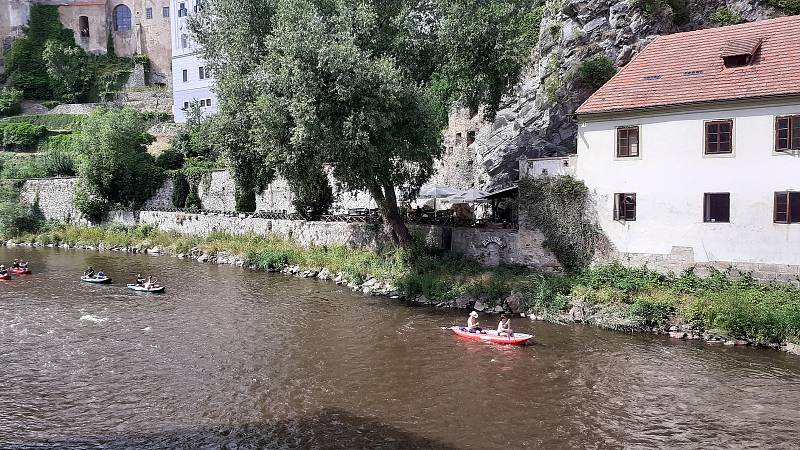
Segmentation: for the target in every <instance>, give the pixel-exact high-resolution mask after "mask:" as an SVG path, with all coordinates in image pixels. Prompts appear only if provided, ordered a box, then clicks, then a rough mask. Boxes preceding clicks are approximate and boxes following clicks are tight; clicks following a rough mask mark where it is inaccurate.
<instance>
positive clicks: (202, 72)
mask: <svg viewBox="0 0 800 450" xmlns="http://www.w3.org/2000/svg"><path fill="white" fill-rule="evenodd" d="M199 73H200V79H201V80H203V79H205V78H206V71H205V69H203V66H200V70H199Z"/></svg>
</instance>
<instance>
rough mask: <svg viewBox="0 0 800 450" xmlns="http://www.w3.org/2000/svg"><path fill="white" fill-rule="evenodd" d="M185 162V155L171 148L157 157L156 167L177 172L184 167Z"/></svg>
mask: <svg viewBox="0 0 800 450" xmlns="http://www.w3.org/2000/svg"><path fill="white" fill-rule="evenodd" d="M184 160H185V158H184V156H183V153H181V152H179V151H177V150H174V149H171V148H170V149H167V150H164V151H163V152H161V154H160V155H158V156H157V157H156V165H158V166H159V167H161V168H162V169H164V170H177V169H180V168H182V167H183V163H184Z"/></svg>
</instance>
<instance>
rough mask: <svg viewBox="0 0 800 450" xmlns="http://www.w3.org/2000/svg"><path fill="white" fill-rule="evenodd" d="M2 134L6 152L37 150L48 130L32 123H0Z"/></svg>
mask: <svg viewBox="0 0 800 450" xmlns="http://www.w3.org/2000/svg"><path fill="white" fill-rule="evenodd" d="M0 132H2V135H3V136H2V146H3V149H4V150H6V151H13V150H35V148H36V146H37V145H38V144H39V141H40V140H41V139H43V138H44V136H45V135H46V134H47V128H45V127H43V126H41V125H34V124H32V123H30V122H4V123H0Z"/></svg>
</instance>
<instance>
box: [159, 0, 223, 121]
mask: <svg viewBox="0 0 800 450" xmlns="http://www.w3.org/2000/svg"><path fill="white" fill-rule="evenodd" d="M196 3H197V0H171V1H170V4H171V9H172V14H171V16H170V23H171V25H170V27H171V30H170V35H171V41H172V91H173V99H172V113H173V115H174V116H175V122H178V123H185V122H186V111H184V109H183V108H184V103H185V102H189V103H192V102H195V101H196V102H198V103H199V102H200V101H201V100H208V99H211V106H210V107H204V108H203V112H204V114H214V113H216V112H217V108H218V106H217V96H216V95H215V94H214V91H213V86H214V79H213V77H211V78H205V79H200V72H199V68H200V67H205V66H206V63H205V61H203V58H202V57H201V55H200V54H199V53H198V50H199V48H198V45H197V44H196V43H195V42H194V41H193V40H192V39H191V32H190V31H189V26H188V19H189V17H190V16H191V15H192V14H193V13H194V11H195V5H196ZM181 4H185V7H186V11H188V15H187V16H183V17H178V10H179V9H180V5H181ZM182 37H185V41H186V46H185V47H184V45H183V42H184V39H183V38H182ZM184 70H186V74H187V80H186V81H183V71H184Z"/></svg>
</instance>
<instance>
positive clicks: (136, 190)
mask: <svg viewBox="0 0 800 450" xmlns="http://www.w3.org/2000/svg"><path fill="white" fill-rule="evenodd" d="M152 140H153V137H152V136H150V135H149V134H147V123H146V121H145V120H144V118H143V117H142V116H141V115H140V114H139V113H138V112H136V111H134V110H132V109H128V108H124V109H109V110H98V111H95V112H94V113H92V114H91V115H90V116H89V117H88V118H87V119H86V120H85V121H84V123H83V127H82V131H81V133H79V134H78V136H77V138H76V148H77V149H78V150H79V151H80V152H81V154H80V156H81V158H80V165H79V168H78V172H79V174H80V177H81V179H82V181H83V184H84V186H85V189H86V195H85V196H84V197H82V198H81V201H80V202H76V206H77V205H78V203H80V205H82V206H83V207H85V208H86V211H84V210H83V209H81V211H82V212H84V213H87V214H88V213H89V212H91V211H90V210H91V209H92V208H90V207H89V206H92V205H93V202H90V201H88V200H87V199H98V200H99V201H100V202H102V203H106V204H117V205H121V206H123V207H131V206H136V205H139V204H141V203H143V202H145V201H146V200H147V199H148V198H150V197H151V196H152V195H153V193H155V191H156V190H157V189H158V188H159V187H160V186H161V183H162V181H163V179H164V170H163V169H162V168H160V167H158V166H157V165H156V163H155V158H153V156H152V155H150V154H149V153H147V147H146V146H147V144H149V143H150V142H152Z"/></svg>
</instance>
